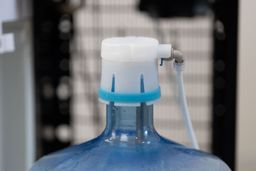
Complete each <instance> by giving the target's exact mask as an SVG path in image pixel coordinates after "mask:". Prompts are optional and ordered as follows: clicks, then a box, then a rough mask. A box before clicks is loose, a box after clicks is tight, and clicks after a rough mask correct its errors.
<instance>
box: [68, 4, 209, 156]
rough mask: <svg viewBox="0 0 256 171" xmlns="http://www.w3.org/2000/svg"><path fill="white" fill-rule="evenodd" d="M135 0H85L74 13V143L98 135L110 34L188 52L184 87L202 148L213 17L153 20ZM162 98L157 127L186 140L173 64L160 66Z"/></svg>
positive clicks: (206, 129)
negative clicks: (103, 55)
mask: <svg viewBox="0 0 256 171" xmlns="http://www.w3.org/2000/svg"><path fill="white" fill-rule="evenodd" d="M136 5H137V1H136V0H126V1H120V0H87V1H86V6H84V7H83V8H82V9H80V10H79V11H78V12H77V13H76V14H75V18H74V20H75V21H74V22H75V27H76V28H75V33H76V35H75V40H74V47H73V58H72V77H73V102H72V106H73V107H72V108H73V109H72V117H73V128H74V143H80V142H84V141H86V140H89V139H91V138H93V137H95V136H96V135H98V134H100V132H101V131H102V130H103V128H104V126H105V115H106V114H105V105H103V104H100V102H99V101H98V97H97V90H98V87H99V81H100V70H101V68H100V62H101V60H100V47H101V41H102V40H103V39H104V38H107V37H113V36H131V35H132V36H149V37H154V38H157V39H158V40H159V42H160V43H171V44H172V45H173V46H174V47H175V48H177V49H180V50H181V51H182V52H183V53H184V55H185V56H186V67H185V73H184V82H185V88H186V91H187V97H188V104H189V108H190V112H191V118H192V122H193V124H194V128H195V131H196V135H197V137H198V139H199V143H200V146H201V148H202V149H203V150H206V151H210V146H211V98H212V95H211V89H212V87H211V85H212V84H211V78H212V68H211V67H212V44H211V43H212V18H211V17H210V16H204V17H193V18H170V19H157V18H151V17H149V16H148V15H146V14H144V13H141V12H139V11H138V10H137V9H136ZM159 72H160V85H161V92H162V98H161V100H160V101H159V102H158V103H157V104H156V105H155V108H154V110H155V111H154V113H155V115H154V117H155V125H156V129H157V130H158V132H159V133H160V134H162V135H163V136H165V137H167V138H170V139H172V140H174V141H177V142H179V143H184V144H189V143H188V139H187V137H186V132H185V127H184V125H183V120H182V117H181V114H180V111H179V109H178V103H177V101H176V97H175V96H176V92H177V91H176V87H175V73H174V71H173V70H172V64H171V63H165V64H164V66H162V67H159Z"/></svg>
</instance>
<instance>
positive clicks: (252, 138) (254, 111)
mask: <svg viewBox="0 0 256 171" xmlns="http://www.w3.org/2000/svg"><path fill="white" fill-rule="evenodd" d="M239 22H240V24H239V25H240V28H239V29H240V32H239V60H238V65H239V70H238V74H239V75H238V76H239V79H238V80H239V82H238V122H237V123H238V137H237V142H238V146H237V156H238V157H237V160H238V171H255V170H256V132H255V131H256V46H255V45H256V34H255V32H256V1H255V0H240V21H239Z"/></svg>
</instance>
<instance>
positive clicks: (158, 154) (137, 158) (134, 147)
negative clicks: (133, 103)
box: [30, 103, 230, 171]
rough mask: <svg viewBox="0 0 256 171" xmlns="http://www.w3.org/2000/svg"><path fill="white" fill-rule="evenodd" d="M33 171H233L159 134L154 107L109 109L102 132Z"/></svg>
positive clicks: (40, 164) (112, 106)
mask: <svg viewBox="0 0 256 171" xmlns="http://www.w3.org/2000/svg"><path fill="white" fill-rule="evenodd" d="M30 171H230V169H229V168H228V166H227V165H226V164H225V163H224V162H222V161H221V160H220V159H219V158H217V157H215V156H212V155H210V154H208V153H205V152H202V151H198V150H194V149H191V148H188V147H185V146H183V145H180V144H177V143H175V142H173V141H170V140H167V139H165V138H163V137H162V136H160V135H158V133H157V132H156V131H155V129H154V126H153V106H152V105H151V106H146V105H145V104H142V105H141V106H140V107H116V106H114V104H113V103H111V104H110V105H108V107H107V126H106V129H105V130H104V131H103V133H102V134H101V135H100V136H99V137H97V138H95V139H93V140H91V141H88V142H86V143H83V144H80V145H75V146H72V147H70V148H67V149H64V150H62V151H59V152H56V153H53V154H51V155H48V156H45V157H43V158H42V159H40V160H39V161H37V162H36V163H35V165H34V166H33V167H32V168H31V170H30Z"/></svg>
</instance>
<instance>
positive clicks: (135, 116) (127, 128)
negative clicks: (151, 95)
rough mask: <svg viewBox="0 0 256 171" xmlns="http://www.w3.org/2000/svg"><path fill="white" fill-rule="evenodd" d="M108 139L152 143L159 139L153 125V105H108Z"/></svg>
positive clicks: (106, 131) (106, 134)
mask: <svg viewBox="0 0 256 171" xmlns="http://www.w3.org/2000/svg"><path fill="white" fill-rule="evenodd" d="M104 134H105V136H106V137H107V141H110V142H126V143H150V142H152V141H156V140H159V136H158V134H157V132H156V131H155V129H154V125H153V105H145V104H141V106H139V107H136V106H114V104H113V103H110V104H109V105H107V126H106V129H105V131H104Z"/></svg>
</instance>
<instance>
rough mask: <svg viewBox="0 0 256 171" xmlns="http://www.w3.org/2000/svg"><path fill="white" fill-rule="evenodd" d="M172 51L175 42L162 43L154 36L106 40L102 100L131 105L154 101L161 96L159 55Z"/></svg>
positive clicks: (103, 50)
mask: <svg viewBox="0 0 256 171" xmlns="http://www.w3.org/2000/svg"><path fill="white" fill-rule="evenodd" d="M170 55H171V45H170V44H165V45H159V43H158V40H156V39H153V38H147V37H115V38H108V39H105V40H103V41H102V46H101V57H102V74H101V85H100V86H101V87H100V91H99V98H100V100H101V101H103V102H105V103H109V102H111V101H112V102H114V103H115V105H128V106H138V105H140V103H141V102H145V103H147V104H152V103H154V102H155V101H156V100H157V99H158V98H159V97H160V89H159V82H158V61H157V59H158V58H167V57H170ZM157 93H159V94H157ZM110 99H111V100H110Z"/></svg>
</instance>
